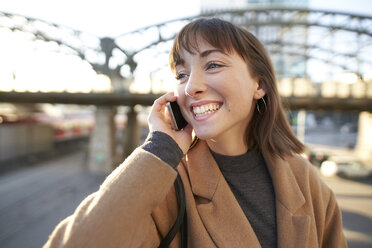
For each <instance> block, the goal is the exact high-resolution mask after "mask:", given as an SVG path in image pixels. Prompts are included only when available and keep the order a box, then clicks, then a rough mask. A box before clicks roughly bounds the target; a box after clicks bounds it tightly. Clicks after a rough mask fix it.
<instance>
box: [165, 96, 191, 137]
mask: <svg viewBox="0 0 372 248" xmlns="http://www.w3.org/2000/svg"><path fill="white" fill-rule="evenodd" d="M167 108H168V112H169V115H170V117H171V122H172V128H173V129H174V130H177V131H179V130H181V129H182V128H184V127H185V126H186V125H187V121H186V120H185V118H183V116H182V113H181V109H180V106H178V103H177V102H167Z"/></svg>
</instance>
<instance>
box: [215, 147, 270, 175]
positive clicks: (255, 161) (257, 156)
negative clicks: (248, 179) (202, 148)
mask: <svg viewBox="0 0 372 248" xmlns="http://www.w3.org/2000/svg"><path fill="white" fill-rule="evenodd" d="M209 150H210V152H211V153H212V156H213V157H214V159H215V160H216V162H217V164H218V167H219V168H220V170H221V171H222V172H233V173H242V172H248V171H250V170H252V169H254V168H256V167H257V166H259V165H260V164H263V163H264V162H263V157H262V155H261V153H260V152H259V149H257V148H253V149H250V150H248V151H247V152H246V153H244V154H241V155H236V156H229V155H223V154H219V153H216V152H214V151H213V150H212V149H210V148H209Z"/></svg>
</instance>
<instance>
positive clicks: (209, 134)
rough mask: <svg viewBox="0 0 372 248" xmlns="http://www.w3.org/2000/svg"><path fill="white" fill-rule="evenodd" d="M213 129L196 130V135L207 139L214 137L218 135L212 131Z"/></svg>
mask: <svg viewBox="0 0 372 248" xmlns="http://www.w3.org/2000/svg"><path fill="white" fill-rule="evenodd" d="M211 131H212V130H195V129H194V132H195V135H196V136H197V137H198V138H199V139H201V140H207V139H213V138H214V137H216V134H215V133H214V132H211Z"/></svg>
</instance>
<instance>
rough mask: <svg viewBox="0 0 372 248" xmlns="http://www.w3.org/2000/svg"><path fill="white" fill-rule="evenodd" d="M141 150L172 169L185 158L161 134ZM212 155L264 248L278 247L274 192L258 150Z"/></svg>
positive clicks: (148, 140)
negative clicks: (228, 154) (157, 158)
mask: <svg viewBox="0 0 372 248" xmlns="http://www.w3.org/2000/svg"><path fill="white" fill-rule="evenodd" d="M142 148H143V149H145V150H146V151H149V152H151V153H153V154H155V155H156V156H158V157H159V158H160V159H162V160H163V161H164V162H166V163H168V164H169V165H170V166H172V167H173V168H176V167H177V165H178V164H179V163H180V161H181V159H182V157H183V153H182V150H181V149H180V147H179V146H178V145H177V143H176V142H175V141H174V140H173V139H172V138H171V137H170V136H168V135H167V134H165V133H162V132H153V133H150V134H149V136H148V138H147V139H146V141H145V143H144V144H143V145H142ZM211 153H212V155H213V157H214V159H215V160H216V162H217V164H218V166H219V168H220V170H221V172H222V174H223V176H224V177H225V180H226V181H227V183H228V184H229V186H230V189H231V191H232V192H233V194H234V196H235V198H236V200H237V201H238V202H239V204H240V207H241V208H242V210H243V212H244V214H245V216H246V217H247V219H248V220H249V223H250V224H251V226H252V228H253V230H254V231H255V233H256V235H257V238H258V240H259V241H260V244H261V246H262V248H266V247H270V248H272V247H277V231H276V208H275V192H274V188H273V184H272V181H271V177H270V174H269V172H268V170H267V166H266V163H265V160H264V158H263V156H262V155H261V153H260V152H259V150H258V149H252V150H249V151H247V152H246V153H245V154H242V155H239V156H227V155H222V154H218V153H215V152H213V151H212V150H211Z"/></svg>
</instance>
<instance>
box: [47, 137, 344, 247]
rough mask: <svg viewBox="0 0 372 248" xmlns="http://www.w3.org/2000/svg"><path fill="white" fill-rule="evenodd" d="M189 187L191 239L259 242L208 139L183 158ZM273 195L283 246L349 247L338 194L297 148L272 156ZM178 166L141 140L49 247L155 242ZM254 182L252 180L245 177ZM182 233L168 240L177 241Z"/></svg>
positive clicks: (172, 203)
mask: <svg viewBox="0 0 372 248" xmlns="http://www.w3.org/2000/svg"><path fill="white" fill-rule="evenodd" d="M177 169H178V171H179V173H180V175H181V178H182V181H183V184H184V187H185V193H186V211H187V226H188V247H197V248H203V247H208V248H210V247H227V248H235V247H250V248H256V247H257V248H258V247H261V246H260V244H259V241H258V239H257V237H256V235H255V233H254V231H253V229H252V227H251V225H250V223H249V221H248V219H247V218H246V217H245V215H244V213H243V211H242V209H241V208H240V206H239V204H238V202H237V200H236V199H235V197H234V195H233V193H232V192H231V190H230V188H229V186H228V184H227V182H226V181H225V179H224V177H223V176H222V174H221V172H220V170H219V168H218V165H217V164H216V162H215V160H214V158H213V157H212V155H211V153H210V151H209V149H208V147H207V145H206V143H205V142H203V141H199V143H198V144H197V146H196V147H195V148H193V149H192V150H191V151H189V152H188V154H187V155H186V156H185V157H184V158H183V160H182V162H181V163H180V165H179V166H178V168H177ZM268 169H269V172H270V175H271V177H272V180H273V185H274V189H275V196H276V213H277V233H278V235H277V236H278V247H279V248H291V247H293V248H302V247H303V248H305V247H307V248H313V247H325V248H332V247H337V248H342V247H347V244H346V241H345V237H344V235H343V232H342V221H341V213H340V210H339V208H338V206H337V203H336V200H335V197H334V194H333V193H332V191H331V190H330V189H329V188H328V187H327V186H326V185H325V184H324V183H323V182H322V181H321V179H320V178H319V177H318V174H317V171H316V170H315V169H314V168H313V167H312V166H311V164H310V163H308V162H307V161H306V160H304V159H303V158H302V157H300V156H293V157H288V158H286V159H285V160H282V159H277V161H276V162H275V163H268ZM176 175H177V172H176V171H175V170H174V169H173V168H171V167H170V166H169V165H168V164H166V163H164V162H163V161H162V160H160V159H159V158H158V157H156V156H155V155H153V154H152V153H149V152H147V151H145V150H143V149H141V148H137V149H136V150H135V151H134V152H133V153H132V154H131V155H130V157H128V158H127V159H126V160H125V161H124V163H123V164H121V165H120V166H119V167H118V168H117V169H116V170H115V171H114V172H113V173H112V174H111V175H110V176H108V178H107V179H106V180H105V182H104V183H103V184H102V185H101V187H100V189H99V190H98V191H97V192H95V193H93V194H91V195H90V196H88V197H87V198H86V199H85V200H84V201H83V202H82V203H81V204H80V205H79V207H78V208H77V209H76V210H75V212H74V213H73V214H72V215H71V216H69V217H68V218H66V219H65V220H63V221H62V222H61V223H59V225H58V226H57V227H56V228H55V230H54V231H53V233H52V234H51V235H50V237H49V239H48V241H47V243H46V244H45V245H44V247H45V248H46V247H79V248H81V247H89V248H93V247H102V248H109V247H130V248H135V247H157V246H158V245H159V242H160V240H161V238H162V237H164V236H165V235H166V234H167V233H168V231H169V229H170V228H171V226H172V225H173V223H174V221H175V219H176V216H177V200H176V195H175V191H174V187H173V182H174V180H175V178H176ZM247 185H248V187H249V182H247ZM179 243H180V234H179V233H178V234H177V236H176V237H175V239H174V240H173V242H172V243H171V246H170V247H173V248H174V247H179Z"/></svg>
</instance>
